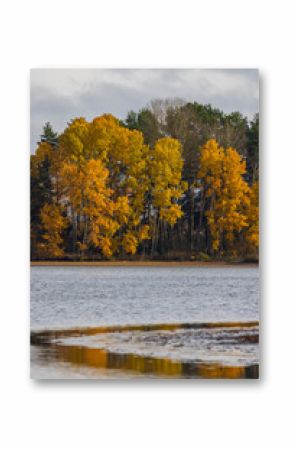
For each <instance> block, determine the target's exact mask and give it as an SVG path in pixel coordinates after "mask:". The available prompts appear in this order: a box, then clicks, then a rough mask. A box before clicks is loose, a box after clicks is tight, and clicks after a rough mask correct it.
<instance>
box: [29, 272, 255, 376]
mask: <svg viewBox="0 0 290 449" xmlns="http://www.w3.org/2000/svg"><path fill="white" fill-rule="evenodd" d="M258 319H259V273H258V269H257V268H255V267H231V268H228V267H227V268H225V267H222V268H213V267H204V268H198V267H154V268H153V267H33V268H32V270H31V329H32V331H33V335H34V337H33V338H34V344H35V343H36V346H34V347H33V350H32V353H31V363H32V377H36V378H71V377H73V378H74V377H76V378H91V377H93V378H95V377H97V378H100V377H104V378H107V377H118V378H122V377H124V376H125V377H128V376H129V377H131V376H132V375H133V376H136V375H138V376H146V377H148V376H150V377H152V376H153V377H155V376H160V375H161V376H162V377H168V376H169V377H172V376H173V377H210V378H211V377H230V378H233V377H257V369H258V368H257V367H258V344H257V342H258V327H257V324H255V323H253V324H250V323H249V321H251V322H257V321H258ZM230 322H234V323H232V325H231V324H230ZM154 323H155V324H154ZM165 323H176V325H174V324H171V325H169V326H168V325H165ZM184 323H187V324H184ZM196 323H204V324H202V325H199V324H196ZM212 323H215V324H214V326H213V327H211V326H212ZM219 323H220V324H219ZM222 323H228V324H229V326H227V325H226V326H225V324H222ZM235 323H236V324H235ZM247 323H248V325H247ZM139 325H140V326H139ZM141 325H143V326H141ZM144 325H145V326H144ZM150 325H151V326H150ZM108 326H109V327H108ZM120 326H121V327H120ZM138 326H139V327H138ZM79 329H80V330H79ZM52 330H55V331H56V332H54V333H53V332H51V331H52ZM48 342H49V345H47V343H48ZM43 343H45V344H43Z"/></svg>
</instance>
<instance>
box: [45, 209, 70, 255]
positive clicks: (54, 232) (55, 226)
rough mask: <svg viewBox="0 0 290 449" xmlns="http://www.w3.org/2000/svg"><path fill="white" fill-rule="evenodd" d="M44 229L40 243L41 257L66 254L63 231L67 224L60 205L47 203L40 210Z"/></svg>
mask: <svg viewBox="0 0 290 449" xmlns="http://www.w3.org/2000/svg"><path fill="white" fill-rule="evenodd" d="M40 218H41V224H42V229H43V235H42V242H40V243H39V244H38V253H39V256H40V257H41V258H59V257H62V256H63V255H64V251H63V248H62V244H63V238H62V233H63V231H64V229H65V228H66V226H67V221H66V219H65V218H64V217H63V215H62V213H61V210H60V208H59V206H57V205H55V204H45V205H44V206H43V208H42V209H41V212H40Z"/></svg>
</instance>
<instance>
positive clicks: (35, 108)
mask: <svg viewBox="0 0 290 449" xmlns="http://www.w3.org/2000/svg"><path fill="white" fill-rule="evenodd" d="M170 97H171V98H172V97H179V98H183V99H184V100H186V101H198V102H200V103H211V104H212V105H213V106H214V107H218V108H220V109H222V110H224V111H225V112H232V111H240V112H241V113H243V114H245V115H247V116H248V117H252V115H253V114H254V113H256V112H258V108H259V74H258V71H257V70H255V69H244V70H236V69H229V70H226V69H221V70H217V69H213V70H206V69H115V70H113V69H112V70H108V69H104V70H102V69H34V70H32V71H31V150H32V151H34V150H35V148H36V144H37V141H38V140H39V136H40V134H41V131H42V127H43V125H44V123H45V122H47V121H49V122H51V124H52V126H53V128H54V129H55V130H56V131H57V132H62V131H63V129H64V128H65V126H66V124H67V122H68V121H69V120H71V119H72V118H74V117H80V116H83V117H85V118H86V119H88V120H91V119H92V118H93V117H95V116H97V115H101V114H103V113H106V112H110V113H112V114H113V115H115V116H116V117H118V118H121V119H124V118H125V117H126V114H127V112H128V111H129V110H131V109H133V110H138V109H140V108H142V107H144V106H146V105H147V104H148V103H149V102H150V100H151V99H152V98H170Z"/></svg>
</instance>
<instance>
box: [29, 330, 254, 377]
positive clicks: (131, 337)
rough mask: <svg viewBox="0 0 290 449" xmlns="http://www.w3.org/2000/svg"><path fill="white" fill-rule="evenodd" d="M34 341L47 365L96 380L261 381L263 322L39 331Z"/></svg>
mask: <svg viewBox="0 0 290 449" xmlns="http://www.w3.org/2000/svg"><path fill="white" fill-rule="evenodd" d="M31 342H32V344H33V345H36V346H37V347H38V349H39V357H41V358H42V361H44V362H45V363H49V362H52V363H54V364H55V365H56V366H57V364H61V363H69V364H71V365H72V366H80V367H89V368H94V369H96V375H95V377H98V372H100V370H101V371H102V373H104V372H105V373H106V372H110V371H112V370H119V371H120V372H122V373H123V374H125V375H126V374H127V376H128V377H132V376H139V375H141V376H142V375H143V376H144V375H145V376H146V377H163V378H205V379H214V378H228V379H239V378H258V377H259V365H258V354H257V348H258V323H257V322H246V323H233V322H231V323H193V324H191V323H189V324H179V325H177V324H162V325H155V324H154V325H151V326H148V325H147V326H140V325H138V326H137V325H136V326H123V327H120V326H114V327H107V328H105V327H102V328H84V329H66V330H57V331H44V332H33V333H32V335H31ZM84 377H86V376H84Z"/></svg>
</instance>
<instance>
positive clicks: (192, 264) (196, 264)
mask: <svg viewBox="0 0 290 449" xmlns="http://www.w3.org/2000/svg"><path fill="white" fill-rule="evenodd" d="M31 266H32V267H208V268H223V267H224V268H227V267H239V268H248V267H258V264H255V263H228V262H222V261H211V262H201V261H190V260H188V261H182V262H181V261H180V262H179V261H151V260H148V261H133V260H132V261H131V260H130V261H129V260H115V261H106V260H104V261H76V262H73V261H71V262H70V261H61V260H59V261H49V260H48V261H45V260H44V261H33V262H31Z"/></svg>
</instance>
